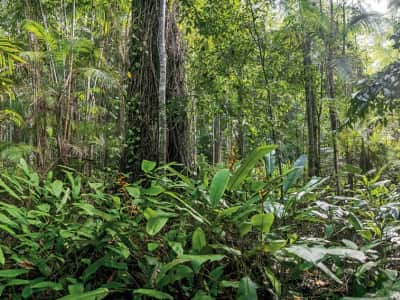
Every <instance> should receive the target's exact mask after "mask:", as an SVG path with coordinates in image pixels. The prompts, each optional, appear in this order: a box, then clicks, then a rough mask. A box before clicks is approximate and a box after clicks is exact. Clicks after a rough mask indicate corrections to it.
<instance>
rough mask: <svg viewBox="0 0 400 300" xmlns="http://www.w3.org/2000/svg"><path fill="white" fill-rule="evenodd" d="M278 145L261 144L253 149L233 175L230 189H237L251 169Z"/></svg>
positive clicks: (229, 185)
mask: <svg viewBox="0 0 400 300" xmlns="http://www.w3.org/2000/svg"><path fill="white" fill-rule="evenodd" d="M275 148H276V146H274V145H269V146H261V147H259V148H257V149H255V150H253V151H252V152H251V153H250V155H249V156H248V157H247V158H246V159H245V160H244V162H242V164H241V165H240V167H239V169H238V170H237V171H236V172H235V174H234V175H233V176H232V177H231V179H230V180H229V184H228V189H229V190H233V189H236V188H237V187H238V186H239V185H240V184H241V183H242V182H243V180H245V179H246V177H247V176H248V174H249V173H250V171H251V170H252V169H253V168H254V167H255V165H256V164H257V162H258V161H259V160H260V159H262V158H263V157H264V156H265V155H266V154H267V153H269V152H271V151H272V150H274V149H275Z"/></svg>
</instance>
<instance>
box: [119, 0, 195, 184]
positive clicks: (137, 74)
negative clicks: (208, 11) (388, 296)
mask: <svg viewBox="0 0 400 300" xmlns="http://www.w3.org/2000/svg"><path fill="white" fill-rule="evenodd" d="M165 1H166V0H165ZM160 4H162V1H161V0H132V40H131V46H130V49H129V53H130V54H129V60H130V64H131V65H130V67H129V73H128V74H130V77H131V79H130V83H129V87H128V91H127V98H126V146H125V149H124V151H123V155H122V159H121V170H122V171H125V172H131V173H132V174H133V177H137V176H138V175H139V174H140V164H141V161H142V160H144V159H146V160H151V161H156V162H160V161H162V160H161V157H164V159H165V162H169V161H176V162H179V163H184V164H185V165H189V164H190V162H191V154H190V147H189V144H190V143H189V142H188V141H189V132H190V130H189V129H190V126H188V124H189V121H188V116H187V112H186V108H187V103H188V100H187V99H188V98H187V97H186V89H185V73H184V58H185V56H184V54H185V53H184V51H183V47H182V42H181V36H180V33H179V29H178V26H177V24H176V19H175V14H176V10H177V4H176V3H174V4H173V5H172V8H171V10H170V9H169V8H168V6H167V5H166V8H165V18H166V25H165V26H166V28H165V29H166V30H165V34H164V36H165V41H164V42H165V46H164V47H163V46H162V45H161V43H159V38H158V37H159V31H160V29H161V27H160V16H161V12H160ZM162 18H163V17H162ZM160 42H161V41H160ZM159 46H160V47H159ZM161 48H164V49H165V51H166V53H160V52H159V50H162V49H161ZM164 59H166V61H167V62H166V65H165V61H164ZM165 67H166V69H165ZM164 76H165V78H164ZM160 79H161V80H160ZM164 93H165V96H164V95H163V94H164ZM162 97H165V98H162ZM164 99H165V105H164ZM162 106H163V107H162ZM169 107H171V109H168V108H169ZM172 112H173V113H172ZM164 117H165V119H164ZM166 124H167V125H166ZM163 129H165V130H163ZM166 131H167V133H168V134H167V135H166V134H165V132H166ZM160 141H162V144H161V143H160ZM161 148H162V149H161Z"/></svg>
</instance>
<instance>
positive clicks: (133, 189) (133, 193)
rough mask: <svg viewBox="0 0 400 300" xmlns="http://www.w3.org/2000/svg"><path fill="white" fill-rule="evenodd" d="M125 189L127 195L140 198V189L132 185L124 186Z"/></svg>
mask: <svg viewBox="0 0 400 300" xmlns="http://www.w3.org/2000/svg"><path fill="white" fill-rule="evenodd" d="M125 189H126V191H127V192H128V194H129V196H131V197H133V198H135V199H137V198H140V189H139V188H137V187H134V186H126V187H125Z"/></svg>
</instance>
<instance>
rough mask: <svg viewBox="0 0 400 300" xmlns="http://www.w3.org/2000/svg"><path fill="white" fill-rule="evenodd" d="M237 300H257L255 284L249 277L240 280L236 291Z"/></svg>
mask: <svg viewBox="0 0 400 300" xmlns="http://www.w3.org/2000/svg"><path fill="white" fill-rule="evenodd" d="M236 299H237V300H258V297H257V284H256V283H254V282H253V281H252V280H251V279H250V278H249V277H247V276H246V277H243V278H242V279H241V280H240V283H239V288H238V291H237V297H236Z"/></svg>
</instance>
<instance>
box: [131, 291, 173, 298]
mask: <svg viewBox="0 0 400 300" xmlns="http://www.w3.org/2000/svg"><path fill="white" fill-rule="evenodd" d="M133 293H134V294H139V295H143V296H147V297H150V298H154V299H168V300H174V298H173V297H172V296H171V295H169V294H167V293H163V292H160V291H157V290H153V289H137V290H134V291H133Z"/></svg>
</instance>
